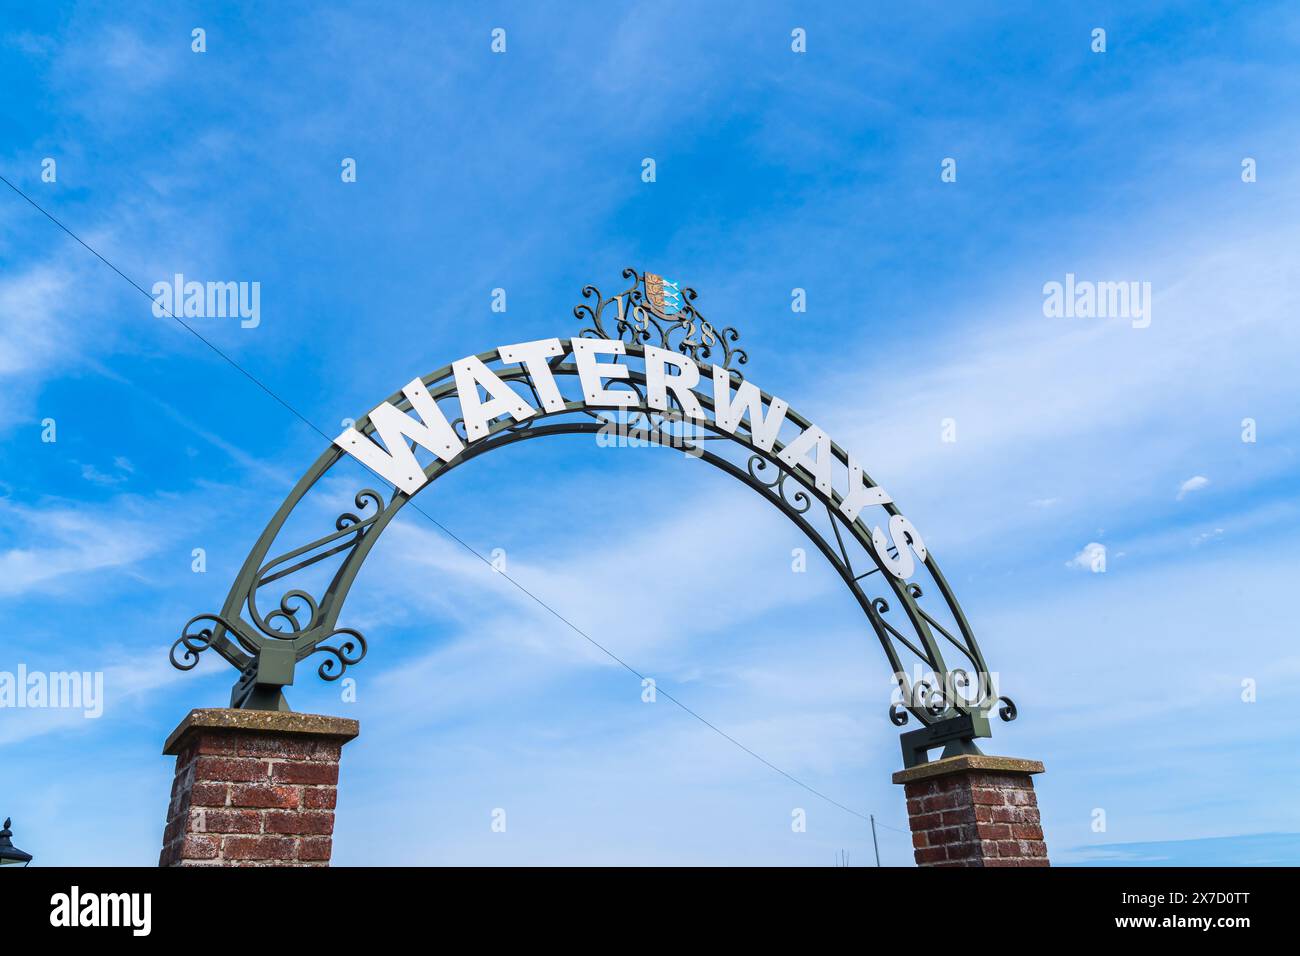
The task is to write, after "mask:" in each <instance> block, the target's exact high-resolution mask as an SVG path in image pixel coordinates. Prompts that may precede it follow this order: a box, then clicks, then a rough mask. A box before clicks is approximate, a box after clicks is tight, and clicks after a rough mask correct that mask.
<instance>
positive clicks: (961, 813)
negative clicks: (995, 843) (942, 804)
mask: <svg viewBox="0 0 1300 956" xmlns="http://www.w3.org/2000/svg"><path fill="white" fill-rule="evenodd" d="M939 816H940V817H941V823H942V825H943V826H945V827H951V826H957V825H958V824H963V823H974V822H975V808H974V807H959V808H957V809H956V810H945V811H944V812H943V813H941V814H939Z"/></svg>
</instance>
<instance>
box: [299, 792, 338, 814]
mask: <svg viewBox="0 0 1300 956" xmlns="http://www.w3.org/2000/svg"><path fill="white" fill-rule="evenodd" d="M338 798H339V795H338V791H337V790H335V789H334V788H333V787H304V788H303V791H302V805H303V808H304V809H307V810H333V809H334V807H335V805H336V804H337V803H338Z"/></svg>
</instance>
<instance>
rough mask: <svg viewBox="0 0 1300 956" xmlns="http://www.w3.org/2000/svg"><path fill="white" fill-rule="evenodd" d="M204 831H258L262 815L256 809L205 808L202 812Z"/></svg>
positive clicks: (260, 830) (260, 829) (260, 827)
mask: <svg viewBox="0 0 1300 956" xmlns="http://www.w3.org/2000/svg"><path fill="white" fill-rule="evenodd" d="M204 817H205V819H204V821H203V825H204V832H206V833H260V832H262V815H261V814H260V813H258V812H257V811H256V810H216V809H213V810H207V811H205V813H204Z"/></svg>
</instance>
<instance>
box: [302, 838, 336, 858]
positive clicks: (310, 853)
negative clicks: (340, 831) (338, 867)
mask: <svg viewBox="0 0 1300 956" xmlns="http://www.w3.org/2000/svg"><path fill="white" fill-rule="evenodd" d="M333 843H334V841H333V840H331V839H330V838H329V837H304V838H303V839H301V840H299V841H298V859H300V860H311V861H316V860H324V861H328V860H329V858H330V850H331V849H332V848H333Z"/></svg>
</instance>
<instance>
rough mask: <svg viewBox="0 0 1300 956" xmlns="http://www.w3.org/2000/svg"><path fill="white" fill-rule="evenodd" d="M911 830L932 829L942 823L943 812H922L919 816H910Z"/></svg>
mask: <svg viewBox="0 0 1300 956" xmlns="http://www.w3.org/2000/svg"><path fill="white" fill-rule="evenodd" d="M911 824H912V829H913V830H933V829H935V828H936V827H939V826H942V825H943V814H940V813H923V814H921V815H920V816H919V817H912V820H911Z"/></svg>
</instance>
